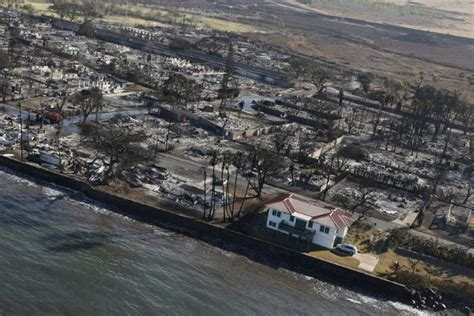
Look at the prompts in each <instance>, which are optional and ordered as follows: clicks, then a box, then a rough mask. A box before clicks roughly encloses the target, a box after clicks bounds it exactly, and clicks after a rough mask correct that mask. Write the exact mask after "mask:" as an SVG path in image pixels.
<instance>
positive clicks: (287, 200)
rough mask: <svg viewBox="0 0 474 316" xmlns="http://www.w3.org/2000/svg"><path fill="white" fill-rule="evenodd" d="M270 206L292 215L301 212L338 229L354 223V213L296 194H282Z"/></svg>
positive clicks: (268, 204)
mask: <svg viewBox="0 0 474 316" xmlns="http://www.w3.org/2000/svg"><path fill="white" fill-rule="evenodd" d="M267 207H268V208H273V209H277V210H279V211H282V212H288V213H290V214H292V215H297V214H301V215H304V216H306V217H309V218H310V219H311V221H313V222H316V223H320V224H322V225H325V226H334V227H336V228H337V229H341V228H345V227H350V226H351V225H352V223H353V220H352V219H351V218H352V214H351V213H350V212H348V211H344V210H341V209H339V208H336V207H334V206H331V205H329V204H326V203H322V202H317V201H314V200H310V199H307V198H304V197H302V196H298V195H295V194H288V193H285V194H281V195H279V196H277V197H275V198H274V199H272V200H270V201H269V202H268V203H267Z"/></svg>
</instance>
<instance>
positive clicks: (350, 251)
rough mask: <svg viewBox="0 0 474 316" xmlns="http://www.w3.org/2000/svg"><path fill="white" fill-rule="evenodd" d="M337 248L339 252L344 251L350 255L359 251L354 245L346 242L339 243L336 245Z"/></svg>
mask: <svg viewBox="0 0 474 316" xmlns="http://www.w3.org/2000/svg"><path fill="white" fill-rule="evenodd" d="M336 249H337V250H339V251H340V252H344V253H347V254H350V255H355V254H356V253H358V252H359V251H358V250H357V247H356V246H354V245H348V244H341V245H338V246H337V247H336Z"/></svg>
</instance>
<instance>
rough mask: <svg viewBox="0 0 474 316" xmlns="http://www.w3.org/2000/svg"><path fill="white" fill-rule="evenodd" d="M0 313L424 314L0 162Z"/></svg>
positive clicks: (424, 313)
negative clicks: (143, 219)
mask: <svg viewBox="0 0 474 316" xmlns="http://www.w3.org/2000/svg"><path fill="white" fill-rule="evenodd" d="M0 285H1V286H0V315H2V316H3V315H351V316H352V315H428V314H427V313H426V312H422V311H418V310H416V309H413V308H411V307H408V306H406V305H403V304H400V303H395V302H390V301H386V300H383V299H380V298H377V299H375V298H372V297H368V296H364V295H361V294H358V293H356V292H352V291H349V290H346V289H342V288H339V287H336V286H334V285H331V284H328V283H325V282H321V281H318V280H315V279H312V278H308V277H305V276H302V275H298V274H295V273H292V272H289V271H286V270H275V269H273V268H270V267H267V266H264V265H261V264H258V263H255V262H252V261H251V260H249V259H248V258H246V257H242V256H239V255H236V254H233V253H229V252H225V251H222V250H220V249H218V248H214V247H212V246H210V245H208V244H206V243H203V242H200V241H196V240H193V239H190V238H187V237H185V236H182V235H179V234H176V233H173V232H170V231H167V230H164V229H161V228H157V227H154V226H150V225H147V224H143V223H140V222H136V221H133V220H130V219H128V218H126V217H123V216H120V215H117V214H115V213H112V212H110V211H108V210H107V209H106V207H104V206H102V205H97V204H94V203H93V202H91V201H88V200H86V199H84V198H83V197H82V196H81V195H80V194H78V193H76V192H73V191H68V190H64V189H60V188H56V187H54V186H42V185H38V184H36V183H34V182H32V181H30V180H28V179H24V178H21V177H19V176H16V175H14V174H12V173H11V172H9V171H7V170H1V169H0Z"/></svg>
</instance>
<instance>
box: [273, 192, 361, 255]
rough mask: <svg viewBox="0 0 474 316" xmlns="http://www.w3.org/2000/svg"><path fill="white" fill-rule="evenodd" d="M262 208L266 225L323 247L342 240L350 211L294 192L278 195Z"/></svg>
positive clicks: (349, 217) (346, 230) (349, 224)
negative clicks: (265, 213) (264, 209)
mask: <svg viewBox="0 0 474 316" xmlns="http://www.w3.org/2000/svg"><path fill="white" fill-rule="evenodd" d="M266 207H267V222H266V226H267V227H268V228H270V229H273V230H276V231H279V232H281V233H284V234H287V235H288V237H296V238H298V239H299V240H306V241H307V242H308V243H313V244H315V245H319V246H322V247H325V248H334V247H335V246H337V245H338V244H340V243H342V242H343V240H344V238H345V237H346V234H347V232H348V230H349V227H350V226H351V225H352V223H353V220H352V219H351V218H352V214H351V213H350V212H348V211H344V210H341V209H339V208H336V207H333V206H331V205H329V204H326V203H322V202H316V201H314V200H310V199H307V198H304V197H301V196H298V195H295V194H282V195H280V196H278V197H276V198H275V199H273V200H271V201H270V202H269V203H268V204H267V205H266Z"/></svg>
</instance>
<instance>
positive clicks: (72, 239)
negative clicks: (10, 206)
mask: <svg viewBox="0 0 474 316" xmlns="http://www.w3.org/2000/svg"><path fill="white" fill-rule="evenodd" d="M110 240H111V235H109V234H104V233H95V232H84V231H76V232H70V233H64V234H49V235H46V236H45V237H43V238H41V241H42V242H43V243H46V249H47V250H48V251H54V252H64V253H70V252H75V251H80V250H91V249H95V248H98V247H102V246H104V245H105V244H107V243H109V242H110Z"/></svg>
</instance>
